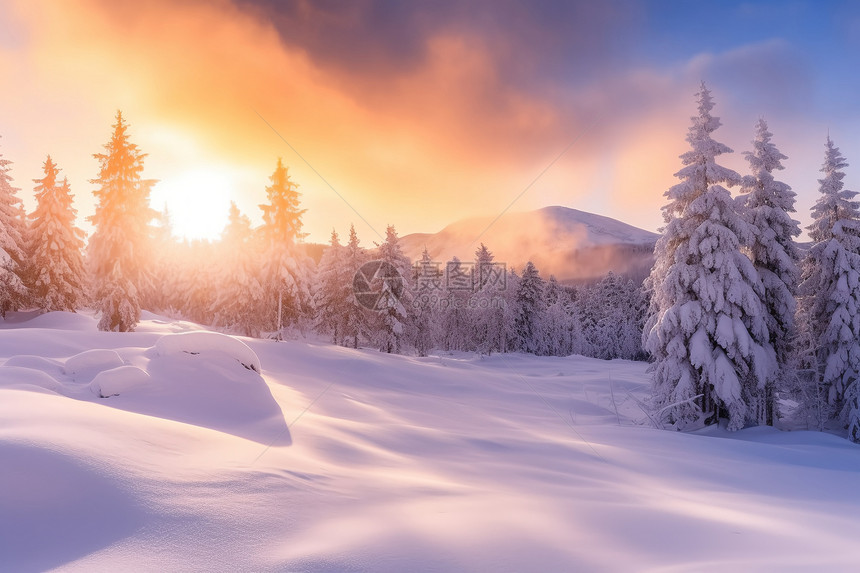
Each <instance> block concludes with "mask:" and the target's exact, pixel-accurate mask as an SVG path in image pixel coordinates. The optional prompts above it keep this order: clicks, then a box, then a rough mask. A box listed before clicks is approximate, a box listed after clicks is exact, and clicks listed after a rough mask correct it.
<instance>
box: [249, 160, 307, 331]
mask: <svg viewBox="0 0 860 573" xmlns="http://www.w3.org/2000/svg"><path fill="white" fill-rule="evenodd" d="M266 196H267V198H268V203H267V204H265V205H260V209H262V210H263V226H262V228H261V232H262V235H263V240H264V242H265V253H264V263H263V273H264V283H265V285H264V286H265V288H266V293H267V296H266V306H267V308H269V309H270V310H269V312H268V315H269V316H272V317H274V320H273V321H272V322H271V326H272V328H273V329H283V328H284V327H287V326H298V327H301V326H302V322H303V320H304V318H305V317H307V316H308V315H309V314H310V312H311V309H312V303H311V295H310V290H309V283H310V277H311V275H312V273H313V262H312V261H311V259H310V258H309V257H308V256H307V255H306V254H305V252H304V249H303V248H302V246H300V245H299V244H298V241H299V240H300V239H302V238H304V235H303V234H302V232H301V230H302V214H303V213H304V212H305V210H304V209H299V192H298V185H297V184H296V183H294V182H293V181H292V180H291V179H290V176H289V173H288V171H287V168H286V167H284V164H283V163H282V162H281V159H280V158H279V159H278V165H277V167H276V168H275V171H274V173H272V176H271V185H269V186H268V187H266ZM278 312H280V315H279V314H278ZM280 334H281V332H280V330H279V331H278V336H280Z"/></svg>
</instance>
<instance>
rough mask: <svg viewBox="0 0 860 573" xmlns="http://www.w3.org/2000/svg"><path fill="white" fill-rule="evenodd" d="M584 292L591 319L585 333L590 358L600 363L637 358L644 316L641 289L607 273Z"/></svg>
mask: <svg viewBox="0 0 860 573" xmlns="http://www.w3.org/2000/svg"><path fill="white" fill-rule="evenodd" d="M588 291H589V294H590V298H591V301H592V302H591V305H590V306H591V307H592V310H593V317H594V319H593V322H591V324H590V328H589V330H588V332H587V333H586V337H587V338H588V342H589V344H588V345H589V347H590V348H591V354H590V356H593V357H595V358H601V359H603V360H611V359H613V358H623V359H625V360H636V359H639V358H641V357H642V354H643V353H642V327H643V322H644V315H645V297H644V295H643V293H642V289H641V288H640V287H639V286H638V285H636V284H635V283H634V282H633V281H632V280H630V279H627V278H625V277H622V276H620V275H616V274H615V273H612V272H610V273H608V274H607V275H606V276H605V277H603V278H602V279H601V280H600V281H599V282H598V283H597V284H595V285H594V286H592V287H591V288H589V289H588Z"/></svg>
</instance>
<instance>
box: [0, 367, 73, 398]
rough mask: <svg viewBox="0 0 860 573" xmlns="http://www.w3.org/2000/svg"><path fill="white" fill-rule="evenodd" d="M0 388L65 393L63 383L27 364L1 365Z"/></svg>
mask: <svg viewBox="0 0 860 573" xmlns="http://www.w3.org/2000/svg"><path fill="white" fill-rule="evenodd" d="M0 388H13V389H20V390H31V389H34V388H37V389H42V390H49V391H51V392H54V393H56V394H65V391H64V390H65V389H64V388H63V385H62V384H60V383H59V382H57V380H55V379H54V378H52V377H51V376H50V375H49V374H47V373H45V372H43V371H42V370H37V369H34V368H28V367H25V366H13V365H4V366H3V367H0Z"/></svg>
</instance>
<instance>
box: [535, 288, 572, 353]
mask: <svg viewBox="0 0 860 573" xmlns="http://www.w3.org/2000/svg"><path fill="white" fill-rule="evenodd" d="M544 306H545V307H546V312H545V317H544V322H543V330H544V332H543V335H542V336H541V338H542V339H543V343H544V354H547V355H548V356H568V355H570V354H572V353H573V324H572V320H571V309H570V297H569V296H568V294H567V293H566V292H565V290H564V289H563V288H562V286H561V285H560V284H558V281H557V280H556V278H555V276H554V275H550V277H549V280H548V281H547V283H546V291H545V293H544Z"/></svg>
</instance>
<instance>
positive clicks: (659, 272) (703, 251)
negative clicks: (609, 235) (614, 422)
mask: <svg viewBox="0 0 860 573" xmlns="http://www.w3.org/2000/svg"><path fill="white" fill-rule="evenodd" d="M697 98H698V112H699V113H698V115H697V116H695V117H693V118H692V126H691V127H690V129H689V132H688V134H687V141H688V142H689V144H690V146H691V147H692V149H691V150H690V151H688V152H686V153H684V154H683V155H681V161H682V163H683V164H684V167H683V168H682V169H681V170H680V171H678V173H676V174H675V176H676V177H678V178H679V179H681V183H679V184H677V185H675V186H673V187H671V188H670V189H669V190H668V191H667V192H666V196H667V197H668V198H669V203H668V204H667V205H666V206H665V207H664V208H663V217H664V220H665V221H666V227H665V228H664V229H663V235H662V236H661V237H660V239H659V240H658V241H657V245H656V247H655V259H656V260H655V264H654V268H653V270H652V271H651V275H650V276H649V277H648V279H647V286H648V288H649V289H651V291H652V293H653V294H652V298H651V308H650V312H649V315H650V318H649V320H648V321H647V323H646V326H645V329H644V333H643V337H644V338H643V342H644V346H645V348H646V350H647V351H648V352H650V353H651V355H652V356H653V358H654V364H653V373H654V385H653V395H654V404H655V406H656V408H657V409H658V410H660V409H662V408H667V407H668V414H669V417H670V419H671V421H672V422H674V423H675V424H676V427H678V428H682V427H685V426H687V425H688V424H691V423H695V422H697V421H698V420H699V418H700V416H701V415H704V418H705V423H706V424H711V423H716V422H717V420H718V419H719V418H720V417H723V416H727V417H728V419H729V420H728V428H729V429H730V430H737V429H740V428H742V427H743V426H744V424H745V423H746V422H747V420H748V419H751V420H752V421H755V419H754V416H753V414H754V412H751V411H750V408H748V402H747V400H748V397H749V395H756V394H757V392H758V391H760V390H763V389H764V387H765V384H766V383H767V380H768V379H769V377H770V376H771V373H772V371H773V370H774V368H775V358H774V356H773V348H772V347H771V346H770V343H769V340H768V332H767V325H766V323H765V319H764V316H763V312H762V303H761V298H760V297H761V292H762V287H761V281H760V280H759V278H758V274H757V273H756V271H755V268H754V267H753V264H752V262H751V261H750V260H749V258H747V256H746V255H744V254H743V253H742V252H741V247H742V246H746V245H749V244H751V242H752V237H753V231H752V228H751V226H750V225H749V224H748V223H747V222H746V221H744V220H743V218H742V217H741V215H740V213H738V210H737V205H736V203H735V202H734V201H733V200H732V197H731V195H730V194H729V192H728V191H727V190H726V189H725V188H724V187H723V186H722V185H723V184H727V185H729V186H731V185H737V184H739V183H740V182H741V176H740V175H738V174H737V173H736V172H734V171H732V170H731V169H728V168H726V167H723V166H721V165H718V164H717V162H716V158H717V157H718V156H719V155H722V154H723V153H730V152H731V149H729V148H728V147H727V146H725V145H723V144H722V143H718V142H716V141H715V140H714V139H713V138H712V137H711V134H712V133H713V132H714V131H715V130H716V129H717V128H718V127H719V126H720V120H719V118H717V117H714V116H712V115H711V110H712V109H713V107H714V104H713V100H712V98H711V94H710V91H709V90H708V89H707V88H706V87H705V85H704V83H703V84H702V86H701V89H700V91H699V93H698V94H697Z"/></svg>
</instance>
